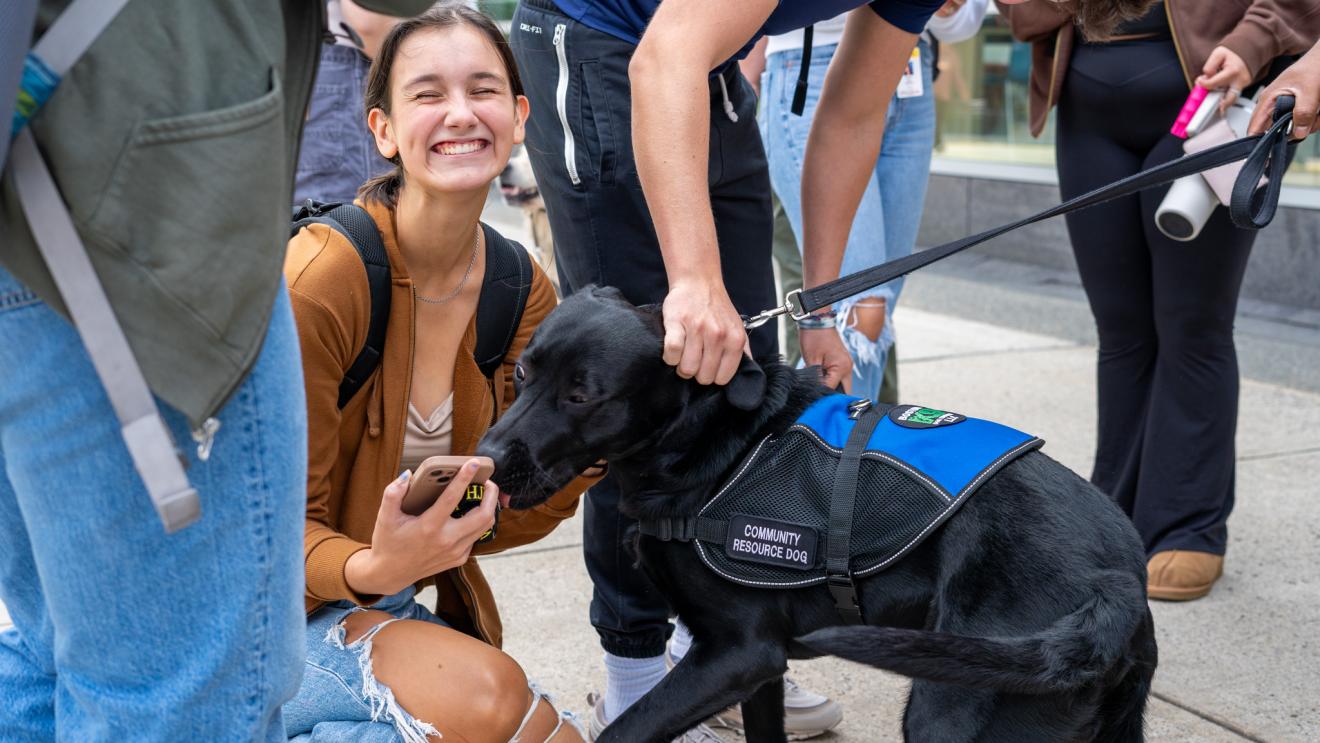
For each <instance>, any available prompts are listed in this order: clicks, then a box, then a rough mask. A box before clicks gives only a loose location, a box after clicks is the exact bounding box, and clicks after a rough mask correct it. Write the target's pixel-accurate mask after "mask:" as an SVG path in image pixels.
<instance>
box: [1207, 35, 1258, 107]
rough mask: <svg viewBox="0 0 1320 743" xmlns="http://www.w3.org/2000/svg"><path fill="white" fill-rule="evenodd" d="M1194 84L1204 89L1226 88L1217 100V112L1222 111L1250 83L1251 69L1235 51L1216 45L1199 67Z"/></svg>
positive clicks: (1231, 103)
mask: <svg viewBox="0 0 1320 743" xmlns="http://www.w3.org/2000/svg"><path fill="white" fill-rule="evenodd" d="M1196 84H1197V85H1200V86H1201V87H1202V88H1205V89H1206V90H1219V89H1221V88H1226V90H1225V91H1224V98H1223V100H1221V101H1220V102H1219V112H1220V113H1223V112H1225V111H1227V110H1228V107H1229V106H1231V105H1233V101H1236V100H1237V99H1238V96H1240V95H1242V89H1243V88H1245V87H1247V86H1248V85H1250V84H1251V70H1249V69H1247V63H1246V62H1243V61H1242V58H1241V57H1239V56H1238V55H1237V52H1234V51H1233V50H1232V49H1229V48H1228V47H1226V46H1217V47H1215V50H1214V51H1213V52H1210V58H1209V59H1207V60H1206V61H1205V66H1204V67H1202V68H1201V76H1200V77H1198V78H1196Z"/></svg>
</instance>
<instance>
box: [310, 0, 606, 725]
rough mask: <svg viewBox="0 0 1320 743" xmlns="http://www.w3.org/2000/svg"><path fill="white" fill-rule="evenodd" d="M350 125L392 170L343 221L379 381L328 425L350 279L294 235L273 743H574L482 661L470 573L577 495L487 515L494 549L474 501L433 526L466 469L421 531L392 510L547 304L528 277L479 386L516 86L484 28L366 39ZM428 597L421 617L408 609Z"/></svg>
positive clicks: (435, 13) (448, 13)
mask: <svg viewBox="0 0 1320 743" xmlns="http://www.w3.org/2000/svg"><path fill="white" fill-rule="evenodd" d="M365 107H366V116H367V124H368V126H369V128H370V129H371V132H372V134H373V135H374V137H375V140H376V146H377V148H378V149H379V150H380V153H381V154H382V155H383V156H384V157H386V158H388V159H389V160H390V161H391V162H393V163H394V165H395V168H394V170H393V172H391V173H388V174H386V175H383V176H381V177H378V178H375V179H373V180H371V181H368V182H367V183H366V184H365V185H363V187H362V189H361V190H360V191H359V200H358V202H357V203H358V204H359V205H361V206H362V207H364V208H365V209H366V211H367V213H368V214H369V215H370V216H371V218H372V220H373V221H374V222H375V226H376V228H377V230H378V231H379V233H380V236H381V240H382V242H383V243H384V246H385V251H386V253H387V255H388V258H389V264H390V275H391V284H392V285H391V289H390V292H391V294H390V312H389V320H388V328H387V330H386V334H385V343H384V351H383V353H382V356H381V359H380V362H379V365H378V367H377V369H376V371H375V372H374V373H373V375H372V376H371V378H370V379H368V380H367V382H366V384H364V385H363V386H362V388H361V389H360V390H359V391H358V392H357V393H356V394H354V395H353V396H352V397H351V398H350V399H348V400H347V402H346V403H345V404H344V405H343V407H342V409H341V407H340V404H339V387H340V383H341V381H342V380H343V379H344V376H345V373H346V372H347V370H348V369H349V367H350V366H351V365H352V363H353V361H354V359H355V358H356V356H357V354H358V352H359V351H360V350H361V348H362V347H363V345H364V343H365V341H366V335H367V327H368V325H369V324H370V318H371V306H370V305H371V292H370V290H369V287H368V283H367V278H366V273H365V271H364V269H363V263H362V259H361V258H360V257H359V256H358V254H357V252H356V250H355V249H354V248H353V246H352V244H351V243H350V242H349V241H348V239H347V238H346V237H345V236H344V235H342V234H341V233H339V232H336V231H334V230H331V229H329V228H328V227H327V226H325V225H321V224H313V225H310V226H308V227H306V228H304V229H302V230H301V231H299V233H298V234H297V235H295V236H294V238H293V239H292V240H291V241H290V242H289V253H288V257H287V259H286V263H285V277H286V280H287V282H288V284H289V290H290V295H291V296H292V298H293V305H294V315H295V317H296V319H297V324H298V331H299V336H300V339H301V345H302V354H303V373H304V383H305V386H306V391H307V404H308V421H309V427H308V441H309V466H308V484H307V521H306V537H305V539H306V541H305V544H304V560H305V567H306V578H307V591H306V595H305V603H306V608H307V611H308V616H307V637H306V647H307V667H306V673H305V675H304V679H303V682H302V686H301V688H300V689H299V691H298V695H297V696H296V697H295V698H294V699H293V701H291V702H290V703H289V704H288V705H286V706H285V719H286V724H287V727H288V731H289V734H290V736H291V737H294V738H297V739H308V740H311V739H315V740H318V741H320V740H353V741H360V740H363V739H364V738H365V739H370V740H376V739H377V738H376V737H375V736H380V739H382V740H398V739H400V738H401V739H402V740H404V741H407V742H408V743H413V742H414V741H425V740H428V739H434V738H438V737H440V736H443V737H444V738H446V739H449V740H461V741H469V742H472V743H476V742H477V741H507V740H510V739H513V738H515V737H516V738H517V739H518V740H522V741H537V742H538V743H539V742H540V741H547V740H553V741H580V740H581V736H580V734H579V733H578V732H577V731H576V729H575V728H574V726H573V725H571V724H564V721H563V717H561V716H560V715H559V714H557V713H556V712H555V710H554V709H553V707H551V705H550V704H549V703H548V702H547V701H545V700H544V699H543V698H542V696H541V695H540V694H539V692H537V691H536V690H535V688H534V687H531V686H529V683H528V682H527V679H526V676H525V675H524V674H523V671H522V669H521V668H520V667H519V666H518V664H517V663H516V662H515V661H514V660H513V659H512V658H510V657H509V656H507V655H505V654H504V653H503V652H501V651H500V650H499V649H498V648H499V645H500V641H501V639H502V638H501V627H500V621H499V616H498V613H497V612H496V609H495V603H494V598H493V596H492V595H491V591H490V587H489V586H488V585H487V584H486V581H485V579H484V578H483V577H482V575H481V571H480V569H479V567H478V566H477V563H476V561H475V559H474V558H473V557H472V555H473V554H477V553H489V552H497V551H500V550H503V549H508V548H510V547H514V546H518V545H520V544H526V543H528V542H531V541H534V540H536V539H539V538H541V537H543V536H545V535H546V534H547V533H549V532H550V531H551V530H552V529H553V528H554V527H555V526H556V525H558V524H559V523H560V522H561V521H562V520H563V519H565V518H567V517H569V516H571V515H572V514H573V512H574V511H575V509H576V507H577V502H578V498H579V495H580V493H581V492H582V490H583V489H584V488H585V486H586V484H587V481H586V480H580V481H578V482H576V483H574V484H573V485H570V486H569V487H568V488H565V489H564V491H562V492H560V493H559V494H557V495H556V496H554V497H553V498H551V499H550V500H549V501H548V502H547V503H545V504H544V505H543V506H541V507H538V508H535V509H531V510H527V511H508V512H505V513H504V514H503V516H502V517H501V518H500V522H499V527H498V529H497V531H496V536H495V539H494V540H493V541H491V542H488V543H482V544H480V545H477V544H476V540H477V539H478V537H480V536H481V535H482V534H483V533H484V532H485V531H486V530H487V529H488V528H490V526H491V524H492V522H493V520H494V518H495V510H496V503H497V501H498V497H497V496H498V493H499V491H498V488H497V487H496V485H495V483H493V482H487V483H486V484H485V485H486V495H487V497H486V498H485V499H484V502H483V504H482V506H480V507H479V508H477V509H474V510H473V511H471V512H469V513H468V514H467V515H465V516H464V517H463V518H451V517H450V512H452V511H453V509H454V504H455V503H456V502H457V499H458V497H459V495H461V493H462V491H463V490H464V489H465V487H466V485H467V482H468V481H469V480H471V478H472V474H473V472H474V471H475V468H474V467H470V466H469V467H465V468H464V469H463V470H462V471H461V473H460V474H459V475H458V476H457V477H455V478H454V481H453V483H452V484H451V485H450V486H449V489H448V490H446V491H445V494H444V495H442V496H441V497H440V500H438V501H437V502H436V504H435V505H434V506H432V507H431V508H430V509H428V510H426V511H425V512H423V513H422V514H420V515H418V516H410V515H407V514H405V513H403V511H402V508H401V501H402V498H403V495H404V494H405V493H406V492H407V489H408V475H409V471H410V470H411V469H413V468H416V467H417V465H418V464H419V463H420V462H421V461H422V460H423V459H425V458H427V457H430V456H436V455H467V454H471V453H472V452H473V451H474V450H475V448H476V444H477V441H478V439H479V438H480V437H481V435H482V433H484V432H485V430H486V428H487V427H488V426H489V425H490V423H491V421H492V419H493V418H495V417H497V416H498V415H499V414H500V413H502V412H503V410H504V409H505V408H507V407H508V405H510V404H511V403H512V401H513V398H514V397H515V394H516V392H515V390H514V386H513V375H512V366H513V363H514V360H516V359H517V357H518V355H519V354H520V353H521V351H522V348H523V346H525V345H526V343H527V341H528V339H529V338H530V337H531V334H532V331H533V330H535V329H536V326H537V325H538V324H539V323H540V322H541V320H542V319H543V318H544V317H545V316H546V314H547V313H549V311H550V310H551V309H552V308H553V306H554V303H555V295H554V291H553V289H552V288H551V286H550V283H549V281H548V280H547V279H546V277H545V275H544V274H542V273H541V271H540V269H539V268H536V267H535V266H534V265H533V280H532V285H531V289H530V292H529V293H528V295H527V299H526V306H525V308H524V310H523V313H522V317H521V322H520V324H519V325H518V327H517V329H516V331H515V334H514V339H513V341H512V343H511V344H510V346H509V350H508V352H507V354H506V356H505V363H504V364H502V365H501V366H500V367H499V368H497V369H496V370H495V373H494V375H493V378H492V379H489V380H488V379H487V378H486V377H485V376H484V375H483V374H482V372H481V370H480V369H479V368H478V366H477V363H476V361H475V359H474V358H473V352H474V348H475V341H476V329H477V323H476V314H477V308H478V304H479V302H478V300H479V298H480V297H481V291H482V286H483V284H484V283H485V281H486V259H487V241H488V240H497V239H498V240H502V239H503V238H499V236H498V234H497V233H495V232H494V231H493V230H491V228H490V227H488V226H485V225H482V224H481V223H480V221H479V219H480V216H481V211H482V207H483V206H484V204H485V200H486V194H487V192H488V190H489V187H490V183H491V181H493V180H494V179H495V178H496V177H498V175H499V173H500V171H501V170H503V169H504V166H505V164H506V162H507V161H508V158H509V152H510V150H511V149H512V148H513V146H514V145H515V144H518V143H520V142H521V141H522V139H523V125H524V122H525V121H526V120H527V115H528V103H527V99H526V98H524V97H523V95H522V83H521V81H520V79H519V76H518V70H517V67H516V66H515V64H514V61H513V58H512V56H511V54H510V52H509V49H508V44H507V42H506V40H505V39H504V36H503V34H501V32H500V31H499V29H498V28H497V27H496V26H495V25H494V23H492V22H491V21H490V19H489V18H487V17H486V16H484V15H482V14H480V13H479V12H477V11H474V10H471V9H469V8H467V7H465V6H463V5H461V4H457V3H455V4H445V5H442V6H439V7H437V8H434V9H432V10H431V11H429V12H427V13H426V14H424V15H422V16H419V17H417V18H414V19H412V20H409V21H405V22H403V23H401V24H400V25H398V26H397V27H395V29H394V30H393V31H391V32H390V34H389V36H388V37H386V39H385V41H384V43H383V44H382V47H381V51H380V53H379V54H378V55H377V57H376V60H375V62H374V63H373V66H372V70H371V74H370V77H369V80H368V85H367V91H366V96H365ZM519 249H520V248H519ZM482 307H483V311H484V308H485V305H484V304H483V305H482ZM470 464H471V463H470ZM401 470H403V471H404V474H403V475H402V476H400V475H399V472H400V471H401ZM428 586H433V587H434V588H435V590H436V592H437V599H436V606H435V609H434V611H433V610H432V609H430V608H428V607H425V606H423V605H422V604H420V603H418V602H417V601H416V600H415V599H414V596H415V593H416V592H417V591H418V590H420V589H421V588H423V587H428Z"/></svg>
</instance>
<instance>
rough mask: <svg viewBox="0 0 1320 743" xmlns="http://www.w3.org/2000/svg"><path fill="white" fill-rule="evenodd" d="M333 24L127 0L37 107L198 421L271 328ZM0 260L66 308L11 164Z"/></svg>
mask: <svg viewBox="0 0 1320 743" xmlns="http://www.w3.org/2000/svg"><path fill="white" fill-rule="evenodd" d="M358 2H359V3H360V4H361V5H363V6H366V7H368V8H370V9H372V10H376V11H379V12H382V13H391V14H394V15H410V14H417V13H421V12H422V11H424V10H425V9H426V8H427V7H428V6H429V5H430V4H431V0H358ZM68 3H69V0H42V2H41V5H40V9H39V11H38V17H37V29H36V36H34V40H35V38H37V37H39V36H40V34H41V33H43V32H44V31H45V29H46V27H47V26H49V25H50V23H51V22H52V21H53V20H54V19H55V18H56V17H57V16H58V14H59V13H60V12H62V11H63V10H64V7H65V6H66V5H68ZM324 26H325V2H324V0H282V1H281V0H205V1H204V2H203V1H200V0H186V1H184V2H181V1H180V0H131V2H129V3H128V5H127V6H125V8H124V9H123V10H122V11H120V13H119V15H118V16H117V17H116V18H115V20H114V21H113V22H112V23H111V24H110V26H109V27H107V28H106V29H105V31H104V32H102V34H101V35H100V36H99V37H98V38H97V40H96V41H95V43H93V45H92V46H91V48H90V49H88V51H87V53H86V54H85V55H84V56H83V57H82V58H81V59H80V60H79V61H78V63H77V64H76V65H75V66H74V67H73V69H72V70H70V71H69V74H68V75H66V76H65V78H64V80H63V81H62V82H61V83H60V85H59V87H58V88H57V89H56V91H55V94H54V95H53V96H52V97H51V99H50V101H49V102H48V103H47V104H46V106H45V107H44V108H43V109H42V110H41V111H40V112H39V113H38V114H37V115H36V116H35V117H34V118H33V120H32V122H31V124H30V126H31V127H32V131H33V134H34V135H35V137H36V139H37V142H38V144H39V145H40V147H41V149H42V152H43V154H44V155H45V159H46V163H47V165H48V166H49V167H50V170H51V173H52V174H53V175H54V177H55V181H56V182H57V183H58V184H59V186H60V189H61V192H62V193H63V195H64V200H65V203H66V205H67V206H68V208H69V211H70V213H71V214H72V216H73V221H74V225H75V226H76V227H77V228H78V232H79V234H80V235H81V236H82V239H83V241H84V245H85V246H86V248H87V252H88V253H89V255H90V257H91V260H92V264H93V266H94V267H95V269H96V272H97V275H98V276H99V277H100V279H101V283H102V285H104V287H105V290H106V294H107V295H108V296H109V299H110V304H111V306H112V307H113V308H114V311H115V315H116V316H117V317H118V319H119V323H120V325H122V326H123V328H124V332H125V334H126V335H127V336H128V341H129V344H130V345H131V346H132V348H133V352H134V354H135V355H136V357H137V359H138V363H139V364H140V365H141V366H142V370H143V373H144V374H145V376H146V378H147V383H148V384H149V385H150V386H151V389H152V391H153V392H155V393H156V394H157V395H159V396H160V397H161V398H162V399H164V400H165V402H167V403H169V404H170V405H171V406H173V407H175V408H177V409H178V410H180V411H182V412H183V413H185V414H186V415H187V416H188V418H189V419H190V420H191V421H193V423H194V424H196V423H198V422H200V421H202V420H205V419H206V418H207V417H209V416H210V415H212V414H213V413H214V412H215V411H216V410H218V409H219V408H220V406H221V405H223V404H224V402H225V400H226V399H227V398H228V397H229V395H230V393H232V392H233V391H234V390H235V389H236V388H237V387H238V385H239V383H240V382H241V381H242V380H243V377H244V375H245V374H246V373H247V371H248V369H250V368H251V366H252V364H253V362H254V361H255V358H256V355H257V352H258V350H259V349H260V347H261V342H262V340H263V338H264V336H265V331H266V324H267V321H268V320H269V318H270V312H271V306H272V304H273V301H274V297H275V294H276V292H277V290H278V288H279V284H280V280H281V273H282V272H281V268H282V266H283V264H284V247H285V244H286V243H287V242H288V238H289V207H288V205H289V203H290V199H291V198H292V195H291V192H292V188H293V174H294V170H295V167H296V164H297V161H298V140H299V134H300V132H301V131H302V124H303V120H304V112H305V110H306V107H307V100H308V97H309V95H310V93H311V87H312V80H313V79H314V78H315V76H316V64H317V59H318V56H319V51H320V46H319V45H320V42H321V39H322V37H323V34H324ZM0 263H3V264H4V266H5V267H6V268H8V269H9V270H10V271H11V272H12V273H13V274H14V275H15V276H17V277H18V278H19V280H21V281H22V282H23V283H24V284H26V285H27V286H28V287H30V288H31V289H32V290H33V291H35V292H36V293H37V294H38V295H40V296H41V297H42V299H44V300H45V301H46V302H47V303H49V304H50V305H51V306H52V307H54V308H56V309H57V310H59V311H61V312H65V310H64V304H63V302H61V301H60V299H59V295H58V292H57V291H56V289H55V285H54V283H53V282H52V280H51V277H50V274H49V272H48V271H47V270H46V266H45V264H44V262H43V261H42V259H41V256H40V254H39V253H38V252H37V248H36V245H35V243H34V242H33V240H32V236H31V234H30V233H29V231H28V229H27V224H26V222H25V221H24V219H23V216H22V213H21V212H20V210H19V206H18V200H17V195H16V193H15V190H14V183H13V177H12V175H11V174H10V173H8V172H6V174H5V178H4V181H3V186H2V189H0ZM66 314H67V313H66Z"/></svg>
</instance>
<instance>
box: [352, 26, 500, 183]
mask: <svg viewBox="0 0 1320 743" xmlns="http://www.w3.org/2000/svg"><path fill="white" fill-rule="evenodd" d="M459 26H470V27H472V28H474V29H476V30H477V31H480V32H481V33H482V34H484V35H485V36H486V39H487V40H489V41H490V43H491V46H493V47H495V52H496V53H497V54H499V55H500V61H502V62H504V72H505V73H506V74H507V75H508V76H509V87H510V88H511V89H512V91H513V95H514V96H520V95H522V94H523V86H522V78H521V77H520V76H519V75H518V63H517V62H515V61H514V59H513V50H512V49H510V48H509V40H508V39H506V38H505V37H504V33H503V32H502V31H500V28H499V26H496V25H495V22H494V21H492V20H491V19H490V17H489V16H487V15H486V14H484V13H482V12H481V11H478V10H473V9H472V8H470V7H468V6H467V5H465V4H463V3H462V2H460V1H459V0H448V1H446V2H441V3H437V4H436V5H435V6H433V7H432V8H431V9H430V10H428V11H426V12H425V13H422V14H421V15H419V16H416V17H415V18H410V19H408V20H406V21H403V22H402V23H400V24H398V25H397V26H395V27H394V28H393V29H391V30H390V32H389V34H388V35H387V36H386V37H385V41H384V43H382V44H381V47H380V53H379V54H377V55H376V59H374V60H373V61H372V62H371V72H370V73H368V75H367V91H366V95H365V96H364V98H363V109H364V114H363V115H367V114H370V113H371V110H372V109H374V108H379V109H380V110H382V111H384V112H385V113H386V114H387V115H388V114H389V112H390V74H391V73H392V72H393V70H394V59H395V57H397V56H398V55H399V49H400V47H402V46H403V42H404V41H406V40H407V39H408V37H409V36H412V35H413V34H414V33H416V32H418V31H424V30H427V29H447V28H457V27H459ZM390 162H392V163H394V170H392V171H390V172H389V173H386V174H385V175H379V176H376V177H375V178H372V179H371V180H369V181H367V182H366V183H364V184H362V187H361V188H359V189H358V196H360V197H361V198H362V199H363V200H364V201H376V202H379V203H382V204H386V205H388V206H390V207H393V206H395V204H396V202H397V200H398V198H399V189H400V188H401V187H402V186H403V162H402V161H401V160H400V159H399V155H398V153H395V155H394V157H392V158H390Z"/></svg>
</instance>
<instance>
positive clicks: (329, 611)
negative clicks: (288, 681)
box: [284, 586, 449, 743]
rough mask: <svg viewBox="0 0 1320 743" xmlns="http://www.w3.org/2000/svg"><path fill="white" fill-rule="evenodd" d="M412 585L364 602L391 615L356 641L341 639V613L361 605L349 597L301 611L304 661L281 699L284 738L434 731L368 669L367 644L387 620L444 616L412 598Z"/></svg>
mask: <svg viewBox="0 0 1320 743" xmlns="http://www.w3.org/2000/svg"><path fill="white" fill-rule="evenodd" d="M414 593H415V590H414V589H413V587H412V586H409V587H408V588H405V589H404V590H402V591H400V592H399V593H396V594H394V595H393V596H386V597H384V598H382V599H381V600H380V601H377V602H376V603H375V604H373V605H372V606H371V607H370V608H372V609H376V610H379V611H383V612H386V613H388V614H390V615H391V616H392V617H394V620H387V621H386V622H383V623H381V624H379V625H377V626H376V627H373V628H371V629H370V630H368V631H367V632H366V633H365V634H363V635H362V637H360V638H358V640H357V641H356V642H353V643H351V644H347V645H346V644H345V643H344V619H345V618H347V617H348V615H349V614H352V613H353V612H355V611H361V609H360V608H359V607H358V606H357V605H355V604H353V603H352V602H350V601H336V602H334V603H330V604H326V605H325V606H322V607H321V608H319V609H317V610H316V611H315V612H313V613H312V615H311V616H309V617H307V662H306V669H305V671H304V673H303V680H302V685H301V686H299V687H298V694H297V695H296V696H294V698H293V699H291V700H289V701H288V702H287V703H286V704H285V705H284V729H285V732H286V733H287V735H288V737H289V739H290V740H296V741H300V743H302V742H306V743H312V742H313V741H314V742H316V743H331V742H332V741H353V743H398V741H404V742H405V743H414V742H416V743H426V740H427V739H426V736H427V734H431V733H435V732H436V731H435V728H434V727H432V726H431V725H430V724H429V723H426V722H422V721H420V720H417V719H416V718H414V717H413V716H412V715H409V714H408V713H407V712H406V711H404V709H403V708H402V707H400V706H399V704H398V703H397V702H396V701H395V700H394V694H393V692H391V691H390V689H389V687H387V686H385V685H384V684H381V683H379V682H378V681H376V679H375V677H374V676H373V675H372V671H371V646H372V641H373V640H374V639H375V636H376V633H377V632H379V631H380V628H381V627H385V626H387V625H388V624H389V623H390V621H397V620H399V619H417V620H420V621H423V622H431V623H433V624H438V625H440V626H442V627H447V626H449V625H447V624H445V622H444V620H442V619H440V618H439V617H437V616H436V615H435V614H432V613H431V610H430V609H427V608H426V607H425V606H422V605H421V604H419V603H417V602H416V601H414V600H413V596H414Z"/></svg>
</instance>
